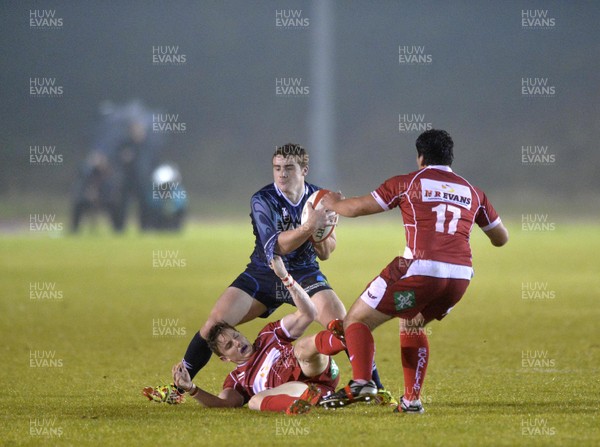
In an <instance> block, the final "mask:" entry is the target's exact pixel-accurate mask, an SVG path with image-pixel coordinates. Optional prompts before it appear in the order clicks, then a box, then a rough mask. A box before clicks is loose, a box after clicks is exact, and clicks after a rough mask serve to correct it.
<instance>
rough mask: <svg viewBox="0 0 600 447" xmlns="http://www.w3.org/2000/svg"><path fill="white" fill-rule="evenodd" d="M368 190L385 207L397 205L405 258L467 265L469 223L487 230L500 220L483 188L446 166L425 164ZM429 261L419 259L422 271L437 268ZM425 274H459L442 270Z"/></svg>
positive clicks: (441, 275) (439, 275)
mask: <svg viewBox="0 0 600 447" xmlns="http://www.w3.org/2000/svg"><path fill="white" fill-rule="evenodd" d="M371 194H372V196H373V197H374V198H375V200H376V201H377V203H379V205H381V207H382V208H383V209H385V210H389V209H392V208H395V207H398V206H399V207H400V211H401V212H402V219H403V220H404V230H405V236H406V248H407V249H406V250H405V254H404V257H405V258H410V259H416V260H431V261H438V262H439V263H448V264H456V265H459V266H468V267H471V265H472V264H471V247H470V245H469V236H470V234H471V229H472V228H473V224H474V223H476V224H477V225H479V226H480V227H481V228H482V229H483V230H484V231H487V230H490V229H492V228H494V227H495V226H496V225H498V224H499V223H500V218H499V217H498V213H496V210H495V209H494V207H493V206H492V204H491V203H490V202H489V200H488V199H487V197H486V195H485V194H484V192H483V191H481V190H480V189H479V188H476V187H474V186H473V185H471V184H470V183H469V182H468V181H467V180H465V179H464V178H462V177H461V176H459V175H457V174H455V173H454V172H452V169H450V167H449V166H427V167H425V168H423V169H420V170H418V171H415V172H411V173H410V174H406V175H398V176H395V177H392V178H390V179H388V180H386V181H385V182H384V183H383V184H382V185H381V186H380V187H379V188H377V189H376V190H375V191H373V192H372V193H371ZM430 264H431V266H427V264H426V263H421V267H423V268H424V271H425V272H427V270H428V269H430V267H431V270H432V271H436V269H437V268H436V266H435V265H434V264H435V263H430ZM437 270H439V269H437ZM421 271H423V269H421ZM471 272H472V270H471ZM413 274H415V273H413ZM430 276H438V277H462V276H461V275H459V276H453V275H452V274H450V275H448V274H444V273H438V274H431V275H430ZM465 279H468V278H465Z"/></svg>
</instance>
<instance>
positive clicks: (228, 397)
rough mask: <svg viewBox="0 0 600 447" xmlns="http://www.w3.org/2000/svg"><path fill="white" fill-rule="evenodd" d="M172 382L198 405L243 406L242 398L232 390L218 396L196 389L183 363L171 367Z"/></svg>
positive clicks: (215, 406) (222, 392) (213, 406)
mask: <svg viewBox="0 0 600 447" xmlns="http://www.w3.org/2000/svg"><path fill="white" fill-rule="evenodd" d="M172 372H173V381H174V382H175V385H176V386H177V387H179V388H181V389H183V390H185V391H186V392H187V393H189V395H190V396H191V397H193V398H194V399H195V400H196V401H198V403H200V404H202V405H204V406H205V407H209V408H217V407H221V408H222V407H241V406H243V405H244V398H243V396H242V395H241V394H240V393H238V392H237V391H236V390H234V389H232V388H226V389H224V390H223V391H221V393H220V394H219V395H218V396H215V395H214V394H211V393H209V392H208V391H205V390H203V389H202V388H199V387H197V386H196V385H195V384H194V383H193V382H192V379H191V378H190V374H189V373H188V371H187V369H186V368H185V366H183V362H181V363H178V364H177V365H174V366H173V369H172Z"/></svg>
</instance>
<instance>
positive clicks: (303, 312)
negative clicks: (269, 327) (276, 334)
mask: <svg viewBox="0 0 600 447" xmlns="http://www.w3.org/2000/svg"><path fill="white" fill-rule="evenodd" d="M271 268H272V269H273V271H274V272H275V274H276V275H277V276H278V277H279V278H280V279H281V281H282V282H283V285H284V286H285V287H286V288H287V290H288V291H289V292H290V295H292V299H293V300H294V304H295V305H296V309H297V310H296V312H294V313H292V314H289V315H286V316H285V317H283V318H282V319H281V322H282V324H283V326H284V327H285V328H286V330H287V331H288V333H289V334H290V335H291V336H292V337H294V338H298V337H300V336H301V335H302V334H303V333H304V331H305V330H306V328H307V327H308V326H309V325H310V323H312V322H313V321H314V320H315V318H316V317H317V308H316V306H315V305H314V304H313V302H312V300H311V299H310V297H309V296H308V294H307V293H306V291H305V290H304V289H303V288H302V286H301V285H300V284H298V283H297V282H296V281H294V278H292V276H291V275H290V274H289V273H288V272H287V269H286V268H285V265H284V264H283V260H282V259H281V258H280V257H279V256H275V257H274V258H273V261H271Z"/></svg>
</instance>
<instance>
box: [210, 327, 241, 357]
mask: <svg viewBox="0 0 600 447" xmlns="http://www.w3.org/2000/svg"><path fill="white" fill-rule="evenodd" d="M227 329H232V330H234V331H237V329H236V328H234V327H233V326H232V325H230V324H229V323H227V322H226V321H219V322H218V323H217V324H215V325H214V326H213V327H211V328H210V331H208V335H207V336H206V343H207V344H208V347H209V348H210V350H211V351H212V352H213V353H214V354H215V355H218V356H219V357H220V356H222V355H223V354H222V353H221V351H219V347H218V345H217V343H218V340H219V335H221V334H222V333H223V332H225V331H226V330H227Z"/></svg>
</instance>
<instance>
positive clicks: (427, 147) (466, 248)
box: [321, 129, 508, 413]
mask: <svg viewBox="0 0 600 447" xmlns="http://www.w3.org/2000/svg"><path fill="white" fill-rule="evenodd" d="M416 146H417V165H418V167H419V170H418V171H415V172H412V173H410V174H406V175H398V176H396V177H392V178H390V179H388V180H386V181H385V182H384V183H383V184H382V185H381V186H380V187H379V188H377V189H376V190H375V191H373V192H372V193H371V194H367V195H365V196H361V197H353V198H349V199H344V198H343V197H342V195H341V194H339V193H330V194H328V195H327V196H325V197H324V198H323V205H324V207H325V208H326V209H329V210H333V211H335V212H337V213H338V214H340V215H342V216H346V217H357V216H365V215H368V214H375V213H380V212H383V211H388V210H390V209H392V208H396V207H399V208H400V211H401V213H402V219H403V221H404V232H405V236H406V249H405V252H404V255H403V256H401V257H400V256H399V257H397V258H396V259H394V260H393V261H392V262H390V263H389V264H388V265H387V267H385V268H384V269H383V270H382V271H381V273H380V274H379V275H378V276H377V277H376V278H375V279H373V281H371V283H370V284H369V285H368V287H367V289H366V290H365V291H364V292H363V293H362V295H361V296H360V297H359V298H358V299H357V300H356V301H355V303H354V304H353V305H352V308H351V309H350V311H349V312H348V315H347V316H346V318H345V320H344V331H345V338H346V345H347V348H348V352H349V356H350V359H351V364H352V372H353V380H351V381H350V383H349V384H348V385H347V386H346V387H344V388H342V389H341V390H339V391H338V392H336V393H333V394H331V395H329V396H327V397H325V398H323V399H322V401H321V405H323V406H324V407H327V408H335V407H340V406H345V405H348V404H351V403H353V402H358V401H369V400H371V399H373V398H374V396H375V394H376V391H377V389H376V387H375V384H374V383H373V381H372V380H371V364H372V362H373V354H374V349H375V348H374V342H373V336H372V334H371V331H373V330H374V329H375V328H376V327H377V326H379V325H381V324H382V323H384V322H386V321H388V320H390V319H392V318H393V317H398V318H400V346H401V349H400V350H401V357H402V368H403V370H404V395H403V396H402V398H401V402H400V405H399V406H398V408H397V411H402V412H406V413H422V412H423V411H424V410H423V406H422V405H421V401H420V393H421V388H422V387H423V381H424V379H425V372H426V369H427V363H428V361H429V342H428V340H427V334H426V332H425V331H424V326H425V325H426V324H427V323H429V322H430V321H432V320H433V319H437V320H441V319H442V318H444V317H445V316H446V315H447V314H448V312H450V310H451V309H452V307H454V306H455V305H456V303H458V301H460V299H461V298H462V296H463V294H464V293H465V291H466V290H467V286H468V285H469V281H470V279H471V277H472V276H473V268H472V264H471V247H470V245H469V237H470V233H471V229H472V228H473V225H474V224H477V225H478V226H479V227H480V228H481V229H482V230H483V231H484V233H485V234H486V235H487V236H488V237H489V239H490V241H491V243H492V244H493V245H494V246H497V247H500V246H502V245H504V244H505V243H506V242H507V241H508V231H507V230H506V228H505V227H504V225H503V224H502V222H501V220H500V218H499V217H498V214H497V213H496V210H494V208H493V207H492V205H491V203H490V202H489V201H488V199H487V197H486V195H485V194H484V193H483V191H481V190H480V189H478V188H476V187H474V186H472V185H471V183H469V182H468V181H467V180H466V179H464V178H463V177H461V176H459V175H457V174H455V173H454V172H453V171H452V169H451V168H450V166H451V164H452V160H453V158H454V155H453V147H454V143H453V141H452V138H451V137H450V135H449V134H448V133H447V132H446V131H444V130H436V129H432V130H428V131H426V132H424V133H422V134H421V135H420V136H419V137H418V138H417V141H416Z"/></svg>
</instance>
